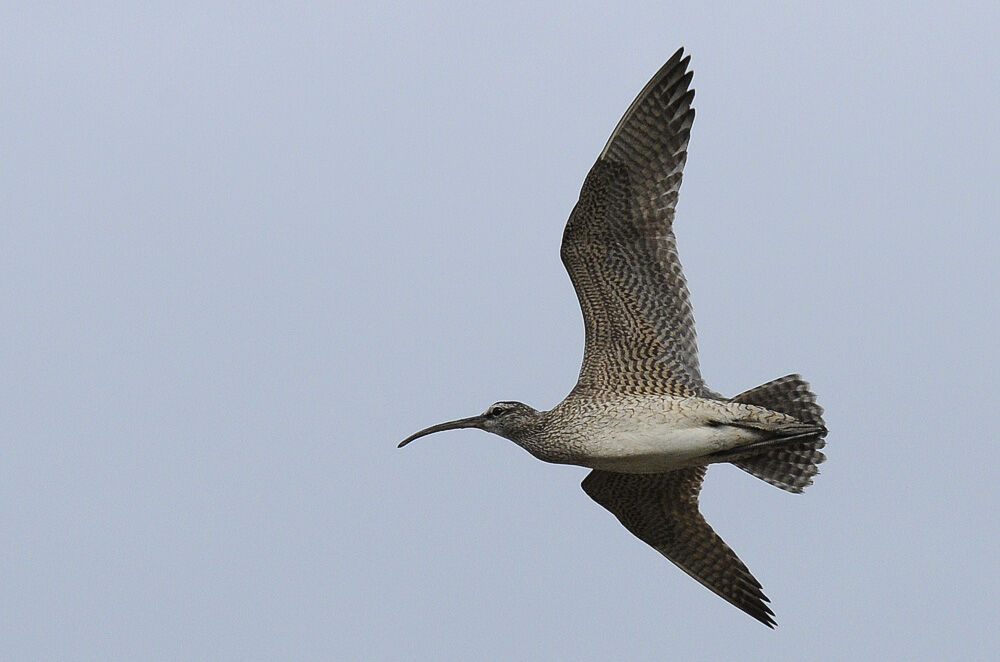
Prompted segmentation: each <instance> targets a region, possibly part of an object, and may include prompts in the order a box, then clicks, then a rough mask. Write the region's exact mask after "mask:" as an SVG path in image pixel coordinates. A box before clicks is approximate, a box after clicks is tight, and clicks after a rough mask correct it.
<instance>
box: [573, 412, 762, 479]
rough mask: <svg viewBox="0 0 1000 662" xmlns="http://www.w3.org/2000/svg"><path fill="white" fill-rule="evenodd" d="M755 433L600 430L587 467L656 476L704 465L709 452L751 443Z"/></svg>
mask: <svg viewBox="0 0 1000 662" xmlns="http://www.w3.org/2000/svg"><path fill="white" fill-rule="evenodd" d="M756 438H757V434H755V433H754V432H752V431H750V430H746V429H743V428H738V427H733V426H728V425H722V426H709V425H696V424H695V425H681V426H678V425H677V424H676V423H674V422H670V423H667V422H664V423H662V424H658V425H643V426H632V425H618V426H613V427H610V428H609V429H607V430H605V431H604V435H603V436H602V438H600V440H599V441H598V439H594V442H596V443H594V446H593V447H592V449H591V452H590V453H588V455H589V457H588V458H587V459H588V462H587V465H588V466H591V467H593V468H595V469H605V470H607V471H619V472H624V473H658V472H663V471H670V470H672V469H677V468H680V467H686V466H695V465H700V464H708V463H709V462H710V461H711V460H710V458H709V457H708V456H709V455H710V454H711V453H715V452H718V451H724V450H728V449H730V448H734V447H736V446H739V445H742V444H745V443H748V442H751V441H754V440H755V439H756Z"/></svg>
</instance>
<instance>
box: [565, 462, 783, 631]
mask: <svg viewBox="0 0 1000 662" xmlns="http://www.w3.org/2000/svg"><path fill="white" fill-rule="evenodd" d="M704 477H705V467H693V468H690V469H678V470H677V471H672V472H670V473H664V474H621V473H612V472H610V471H600V470H594V471H591V472H590V474H589V475H588V476H587V477H586V478H585V479H584V480H583V490H584V491H585V492H586V493H587V494H588V495H589V496H590V497H591V498H592V499H593V500H594V501H596V502H597V503H599V504H601V505H602V506H604V507H605V508H607V509H608V510H609V511H611V513H612V514H613V515H614V516H615V517H617V518H618V520H619V521H620V522H621V523H622V524H623V525H624V526H625V528H626V529H628V530H629V531H631V532H632V533H633V534H635V535H636V536H638V538H639V539H640V540H642V541H643V542H645V543H647V544H649V545H651V546H652V547H653V548H654V549H656V551H658V552H660V553H661V554H663V555H664V556H666V557H667V558H668V559H670V560H671V561H673V562H674V564H675V565H677V567H679V568H680V569H681V570H683V571H684V572H686V573H688V574H689V575H691V576H692V577H694V578H695V579H697V580H698V581H699V582H701V583H702V584H703V585H705V586H706V587H707V588H709V589H711V590H712V591H714V592H715V593H716V594H717V595H719V596H720V597H722V598H723V599H725V600H727V601H728V602H730V603H732V604H733V605H735V606H736V607H738V608H740V609H742V610H743V611H745V612H746V613H747V614H749V615H750V616H753V617H754V618H756V619H757V620H758V621H760V622H761V623H763V624H764V625H766V626H768V627H774V625H775V621H774V612H772V611H771V609H770V608H769V607H768V606H767V604H766V603H767V602H769V600H768V599H767V597H766V596H765V595H764V593H763V591H762V590H761V585H760V583H759V582H758V581H757V580H756V579H755V578H754V576H753V575H752V574H750V571H749V570H748V569H747V567H746V566H745V565H744V564H743V562H742V561H740V559H739V557H738V556H736V554H735V552H733V550H732V549H730V548H729V546H728V545H727V544H726V543H725V542H723V540H722V538H720V537H719V536H718V534H716V533H715V531H713V530H712V527H711V526H710V525H709V524H708V522H706V521H705V518H704V517H702V515H701V513H700V512H698V492H699V491H700V490H701V481H702V479H703V478H704Z"/></svg>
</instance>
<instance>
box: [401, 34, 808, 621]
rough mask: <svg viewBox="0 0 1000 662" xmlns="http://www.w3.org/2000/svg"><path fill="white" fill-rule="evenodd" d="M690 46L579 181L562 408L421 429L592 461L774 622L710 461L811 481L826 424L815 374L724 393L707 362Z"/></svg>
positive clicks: (676, 542) (737, 601)
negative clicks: (687, 185)
mask: <svg viewBox="0 0 1000 662" xmlns="http://www.w3.org/2000/svg"><path fill="white" fill-rule="evenodd" d="M682 54H683V49H682V50H679V51H677V53H675V54H674V55H673V57H671V58H670V60H668V61H667V63H666V64H665V65H663V67H662V68H661V69H660V70H659V71H658V72H657V73H656V75H655V76H653V78H652V79H651V80H650V81H649V83H648V84H647V85H646V87H645V88H643V90H642V91H641V92H640V93H639V96H638V97H637V98H636V99H635V101H634V102H633V103H632V105H631V106H629V108H628V110H627V111H626V112H625V115H624V116H623V117H622V119H621V121H620V122H619V123H618V126H616V127H615V130H614V131H613V132H612V134H611V138H610V139H609V140H608V143H607V145H606V146H605V147H604V149H603V151H602V152H601V154H600V156H599V157H598V159H597V162H596V163H595V164H594V166H593V168H592V169H591V171H590V173H589V174H588V175H587V178H586V181H585V182H584V184H583V188H582V190H581V192H580V200H579V202H578V203H577V204H576V207H575V208H574V209H573V212H572V213H571V214H570V217H569V221H568V222H567V224H566V229H565V232H564V234H563V242H562V250H561V256H562V260H563V264H564V265H565V266H566V270H567V271H568V272H569V275H570V278H571V279H572V281H573V286H574V288H575V289H576V292H577V296H578V298H579V301H580V308H581V310H582V312H583V319H584V326H585V332H586V342H585V346H584V356H583V364H582V367H581V369H580V375H579V379H578V381H577V384H576V386H575V387H574V388H573V390H572V391H571V392H570V393H569V395H568V396H567V397H566V399H565V400H563V401H562V402H561V403H559V404H558V405H557V406H556V407H554V408H553V409H551V410H549V411H536V410H534V409H532V408H531V407H529V406H527V405H524V404H522V403H518V402H498V403H496V404H494V405H492V406H491V407H490V408H489V409H487V411H486V412H484V413H483V414H481V415H479V416H473V417H471V418H466V419H461V420H458V421H451V422H448V423H442V424H440V425H436V426H433V427H430V428H427V429H425V430H421V431H420V432H418V433H416V434H414V435H411V436H410V437H408V438H407V439H405V440H404V441H403V442H402V443H400V446H403V445H405V444H407V443H409V442H410V441H412V440H413V439H416V438H417V437H420V436H423V435H426V434H430V433H432V432H439V431H443V430H449V429H455V428H463V427H475V428H479V429H483V430H486V431H488V432H493V433H495V434H499V435H501V436H503V437H506V438H508V439H510V440H512V441H514V442H515V443H517V444H518V445H520V446H521V447H523V448H525V449H526V450H527V451H529V452H530V453H531V454H533V455H535V456H536V457H538V458H539V459H542V460H545V461H547V462H557V463H563V464H577V465H581V466H585V467H590V468H592V469H593V471H591V473H590V474H589V475H588V476H587V478H586V479H585V480H584V481H583V489H584V491H586V493H587V494H588V495H590V496H591V498H593V499H594V500H595V501H597V503H599V504H600V505H602V506H603V507H605V508H606V509H608V510H609V511H610V512H611V513H613V514H614V515H615V516H616V517H617V518H618V519H619V520H620V521H621V523H622V524H623V525H624V526H625V527H626V528H627V529H628V530H629V531H631V532H632V533H633V534H635V535H636V536H637V537H638V538H640V539H641V540H643V541H644V542H646V543H648V544H649V545H651V546H652V547H653V548H654V549H656V550H657V551H659V552H660V553H661V554H663V555H664V556H666V557H667V558H669V559H670V560H671V561H673V562H674V563H675V564H676V565H677V566H679V567H680V568H681V569H683V570H684V571H685V572H687V573H688V574H689V575H691V576H692V577H694V578H695V579H697V580H698V581H699V582H701V583H702V584H704V585H705V586H707V587H708V588H709V589H711V590H712V591H714V592H715V593H716V594H718V595H719V596H721V597H722V598H724V599H725V600H727V601H729V602H731V603H732V604H733V605H735V606H737V607H738V608H740V609H742V610H743V611H745V612H746V613H747V614H749V615H751V616H753V617H754V618H756V619H758V620H759V621H761V622H762V623H764V624H766V625H768V626H773V625H774V619H773V613H772V612H771V610H770V608H768V606H767V604H766V603H767V601H768V600H767V598H766V597H765V596H764V593H763V592H762V590H761V585H760V583H759V582H758V581H757V580H756V579H755V578H754V577H753V575H751V574H750V571H749V570H748V569H747V567H746V566H745V565H744V564H743V563H742V561H740V559H739V558H738V557H737V556H736V554H735V553H734V552H733V551H732V550H731V549H730V548H729V546H728V545H726V544H725V543H724V542H723V541H722V539H721V538H719V536H718V535H716V533H715V532H714V531H713V530H712V527H711V526H709V524H708V523H707V522H706V521H705V519H704V518H703V517H702V516H701V513H700V512H699V511H698V494H699V491H700V490H701V484H702V479H703V478H704V476H705V471H706V467H707V465H708V464H712V463H716V462H732V463H733V464H735V465H736V466H738V467H740V468H742V469H744V470H746V471H747V472H749V473H751V474H753V475H754V476H757V477H758V478H761V479H762V480H765V481H767V482H769V483H771V484H772V485H775V486H777V487H780V488H782V489H784V490H787V491H790V492H801V491H802V489H803V488H804V487H805V486H807V485H809V484H810V483H811V482H812V477H813V476H814V475H815V474H816V473H817V465H818V464H820V463H821V462H822V461H823V460H824V459H825V458H824V456H823V453H822V452H821V450H820V449H821V448H822V447H823V445H824V443H825V442H824V438H825V436H826V427H825V425H824V423H823V418H822V409H821V408H820V407H819V405H817V404H816V399H815V396H814V395H813V394H812V393H811V392H810V391H809V386H808V384H806V382H804V381H803V380H802V379H801V378H800V377H799V376H798V375H789V376H787V377H782V378H780V379H776V380H774V381H771V382H768V383H767V384H764V385H762V386H758V387H756V388H754V389H751V390H749V391H746V392H745V393H742V394H740V395H738V396H736V397H734V398H731V399H730V398H725V397H723V396H721V395H719V394H718V393H715V392H714V391H712V390H710V389H709V388H708V387H707V386H706V385H705V383H704V381H703V379H702V377H701V370H700V368H699V364H698V348H697V343H696V341H695V332H694V319H693V316H692V312H691V304H690V300H689V296H688V291H687V286H686V284H685V280H684V274H683V272H682V271H681V265H680V261H679V260H678V257H677V246H676V242H675V240H674V234H673V230H672V225H673V218H674V205H675V203H676V201H677V193H678V190H679V188H680V184H681V177H682V172H683V169H684V162H685V160H686V159H687V147H688V140H689V137H690V131H691V126H692V123H693V121H694V109H693V108H692V107H691V102H692V100H693V98H694V91H693V90H691V89H690V82H691V77H692V74H691V72H690V71H688V70H687V65H688V61H689V58H686V57H685V58H682Z"/></svg>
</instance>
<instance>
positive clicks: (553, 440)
mask: <svg viewBox="0 0 1000 662" xmlns="http://www.w3.org/2000/svg"><path fill="white" fill-rule="evenodd" d="M549 414H550V412H547V411H540V412H538V416H537V417H536V418H535V419H534V420H533V421H531V423H530V424H528V425H524V426H522V427H521V428H520V429H519V430H518V431H517V432H515V433H513V434H512V435H511V436H510V437H508V438H509V439H510V440H511V441H513V442H514V443H515V444H517V445H518V446H520V447H521V448H523V449H524V450H526V451H528V452H529V453H531V454H532V455H534V456H535V457H536V458H538V459H539V460H542V461H543V462H554V463H556V464H576V462H575V461H574V458H575V457H576V454H575V453H574V452H573V449H572V447H571V445H570V444H568V443H565V442H566V440H565V439H563V435H560V434H558V433H556V428H555V427H554V426H551V425H550V418H551V417H550V416H549Z"/></svg>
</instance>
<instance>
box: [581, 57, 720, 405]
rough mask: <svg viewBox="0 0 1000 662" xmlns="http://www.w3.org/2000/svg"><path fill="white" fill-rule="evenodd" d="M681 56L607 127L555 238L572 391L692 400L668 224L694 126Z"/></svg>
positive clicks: (683, 290)
mask: <svg viewBox="0 0 1000 662" xmlns="http://www.w3.org/2000/svg"><path fill="white" fill-rule="evenodd" d="M682 52H683V49H681V50H679V51H677V53H675V54H674V55H673V57H671V58H670V60H668V61H667V63H666V64H665V65H663V67H662V68H661V69H660V70H659V71H658V72H657V73H656V75H655V76H653V78H652V80H650V81H649V83H648V84H647V85H646V87H645V88H643V90H642V92H640V93H639V96H638V97H637V98H636V100H635V101H634V102H632V105H631V106H630V107H629V109H628V110H627V111H626V112H625V115H624V116H623V117H622V119H621V121H620V122H619V123H618V126H617V127H615V130H614V132H613V133H612V134H611V138H610V139H609V140H608V144H607V145H606V146H605V147H604V151H602V152H601V155H600V157H599V158H598V159H597V163H595V164H594V167H593V168H592V169H591V171H590V173H589V174H588V175H587V179H586V181H585V182H584V184H583V189H582V190H581V191H580V200H579V202H577V204H576V207H575V208H574V209H573V213H572V214H570V217H569V222H568V223H567V224H566V229H565V231H564V233H563V240H562V250H561V255H562V261H563V264H564V265H565V266H566V270H567V271H568V272H569V275H570V278H571V279H572V281H573V286H574V288H575V289H576V293H577V296H578V298H579V299H580V308H581V309H582V310H583V320H584V326H585V330H586V345H585V348H584V356H583V366H582V367H581V369H580V378H579V382H578V383H577V389H578V390H598V391H599V390H604V391H617V392H622V391H624V392H632V393H656V394H669V395H693V394H697V393H701V392H702V389H703V387H704V384H703V382H702V379H701V371H700V369H699V366H698V347H697V344H696V342H695V333H694V319H693V316H692V313H691V304H690V301H689V297H688V291H687V285H686V284H685V281H684V274H683V273H682V272H681V264H680V262H679V261H678V259H677V246H676V243H675V241H674V233H673V230H672V228H671V225H672V222H673V218H674V204H675V202H676V201H677V191H678V189H679V187H680V184H681V174H682V171H683V168H684V161H685V159H686V158H687V145H688V137H689V136H690V131H691V124H692V122H693V121H694V109H693V108H692V107H691V100H692V99H693V98H694V90H689V89H688V85H689V84H690V82H691V73H690V72H688V71H687V65H688V61H689V59H690V58H687V57H685V58H683V59H682V58H681V54H682Z"/></svg>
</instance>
